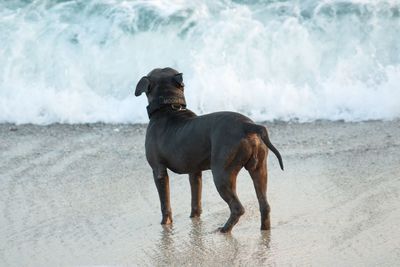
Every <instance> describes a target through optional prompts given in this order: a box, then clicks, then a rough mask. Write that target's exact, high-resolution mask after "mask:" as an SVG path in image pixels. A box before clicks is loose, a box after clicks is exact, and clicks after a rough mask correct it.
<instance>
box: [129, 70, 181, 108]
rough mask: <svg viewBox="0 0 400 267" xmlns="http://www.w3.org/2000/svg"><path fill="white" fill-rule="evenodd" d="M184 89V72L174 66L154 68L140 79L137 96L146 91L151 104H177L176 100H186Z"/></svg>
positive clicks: (136, 91)
mask: <svg viewBox="0 0 400 267" xmlns="http://www.w3.org/2000/svg"><path fill="white" fill-rule="evenodd" d="M183 89H184V84H183V79H182V73H179V72H178V71H176V70H174V69H172V68H164V69H154V70H152V71H151V72H150V73H149V74H148V75H147V76H144V77H142V78H141V79H140V81H139V82H138V84H137V85H136V90H135V96H140V95H141V94H142V93H146V96H147V100H148V101H149V104H151V103H154V102H156V103H159V104H176V103H175V102H176V101H175V100H178V99H183V100H184V95H183Z"/></svg>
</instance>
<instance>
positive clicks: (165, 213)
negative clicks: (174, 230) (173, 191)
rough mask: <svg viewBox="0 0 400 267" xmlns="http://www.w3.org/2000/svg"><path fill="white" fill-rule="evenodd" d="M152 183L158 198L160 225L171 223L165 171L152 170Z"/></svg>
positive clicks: (167, 180) (167, 178)
mask: <svg viewBox="0 0 400 267" xmlns="http://www.w3.org/2000/svg"><path fill="white" fill-rule="evenodd" d="M153 176H154V182H155V184H156V186H157V191H158V196H159V197H160V204H161V214H162V221H161V224H171V223H172V211H171V202H170V198H169V177H168V173H167V170H166V169H162V170H158V171H155V170H153Z"/></svg>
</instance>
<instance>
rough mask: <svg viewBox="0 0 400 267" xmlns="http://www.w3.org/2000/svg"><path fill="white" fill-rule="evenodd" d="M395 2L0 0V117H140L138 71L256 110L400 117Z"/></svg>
mask: <svg viewBox="0 0 400 267" xmlns="http://www.w3.org/2000/svg"><path fill="white" fill-rule="evenodd" d="M399 32H400V3H399V2H398V1H389V0H386V1H385V0H383V1H372V0H370V1H368V0H351V1H298V2H297V3H294V2H292V1H261V0H258V1H257V0H253V1H250V0H247V1H245V0H242V1H228V0H217V1H211V0H209V1H173V0H157V1H122V0H87V1H83V0H75V1H74V0H70V1H51V0H37V1H34V0H31V1H26V0H25V1H22V0H19V1H0V62H1V64H0V122H12V123H35V124H49V123H55V122H60V123H86V122H106V123H135V122H145V121H147V115H146V109H145V106H146V105H147V102H146V99H145V97H144V96H142V97H140V98H135V97H134V96H133V92H134V89H135V86H136V83H137V81H138V80H139V79H140V78H141V77H142V76H143V75H146V74H147V73H148V72H149V71H150V70H152V69H153V68H156V67H167V66H170V67H173V68H176V69H178V70H179V71H181V72H183V73H184V80H185V84H186V90H185V92H186V98H187V102H188V107H189V108H190V109H192V110H194V111H195V112H197V113H199V114H203V113H208V112H213V111H219V110H233V111H239V112H242V113H244V114H247V115H249V116H251V117H252V118H254V119H255V120H258V121H261V120H274V119H278V120H293V119H296V120H300V121H311V120H316V119H328V120H347V121H357V120H368V119H393V118H398V117H400V100H399V99H400V90H399V84H400V35H399V34H398V33H399Z"/></svg>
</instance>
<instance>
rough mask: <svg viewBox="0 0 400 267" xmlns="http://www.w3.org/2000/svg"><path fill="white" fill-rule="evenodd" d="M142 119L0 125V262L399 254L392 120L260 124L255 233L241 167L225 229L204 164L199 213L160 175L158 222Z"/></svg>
mask: <svg viewBox="0 0 400 267" xmlns="http://www.w3.org/2000/svg"><path fill="white" fill-rule="evenodd" d="M144 131H145V127H144V126H132V125H102V124H96V125H73V126H68V125H52V126H48V127H39V126H32V125H25V126H13V125H7V124H3V125H0V157H1V159H2V160H1V161H0V210H1V213H2V216H1V217H0V226H1V227H0V240H1V243H0V265H2V266H71V265H99V264H100V265H118V266H127V265H129V266H131V265H139V266H143V265H145V266H146V265H147V266H160V265H172V266H179V265H202V266H216V265H219V266H226V265H252V266H254V265H265V266H269V265H300V266H302V265H317V266H320V265H323V266H333V265H334V266H337V265H339V266H340V265H342V266H343V265H347V266H348V265H351V266H395V265H397V263H398V260H399V259H400V241H399V240H400V231H399V229H398V222H399V221H400V208H399V205H398V203H399V200H400V176H399V173H400V164H399V163H400V161H399V159H400V150H399V147H400V143H399V140H400V123H399V121H393V122H366V123H340V122H337V123H331V122H316V123H310V124H287V123H284V124H271V125H270V132H271V140H272V141H273V143H274V144H275V145H276V147H278V148H279V149H280V151H281V153H282V155H283V158H284V163H285V171H284V172H282V171H280V170H279V167H278V164H277V160H276V158H275V157H274V156H273V155H271V156H270V157H269V164H270V166H269V175H270V176H269V184H268V186H269V189H268V198H269V202H270V204H271V207H272V213H271V218H272V229H271V231H267V232H261V231H260V230H259V227H260V222H259V220H260V218H259V212H258V204H257V200H256V196H255V192H254V188H253V187H252V182H251V179H250V177H249V175H248V174H247V173H246V172H245V171H242V172H241V173H240V175H239V178H238V186H237V189H238V195H239V198H240V200H241V201H242V203H243V205H244V207H245V209H246V213H245V214H244V215H243V216H242V218H241V219H240V221H239V223H238V224H237V225H236V227H235V228H234V229H233V231H232V233H231V234H226V235H224V234H220V233H218V232H217V231H216V230H217V228H218V227H219V226H221V225H222V224H223V223H224V222H225V220H226V219H227V218H228V214H229V213H228V207H227V205H226V204H225V203H224V202H223V200H222V199H221V198H220V197H219V195H218V193H217V191H216V189H215V187H214V185H213V182H212V178H211V174H210V173H209V172H205V173H204V176H203V215H202V217H201V218H200V219H193V220H192V219H190V218H189V213H190V187H189V181H188V179H187V177H186V176H184V175H175V174H172V173H170V176H171V179H170V181H171V201H172V209H173V219H174V223H173V225H172V226H164V227H163V226H161V225H160V224H159V222H160V220H161V215H160V211H159V202H158V196H157V193H156V189H155V186H154V184H153V180H152V177H151V171H150V168H149V167H148V165H147V163H146V161H145V157H144V152H143V151H144V148H143V143H144Z"/></svg>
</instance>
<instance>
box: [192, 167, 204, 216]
mask: <svg viewBox="0 0 400 267" xmlns="http://www.w3.org/2000/svg"><path fill="white" fill-rule="evenodd" d="M189 181H190V189H191V191H192V212H191V213H190V218H193V217H200V214H201V184H202V179H201V171H200V172H196V173H191V174H189Z"/></svg>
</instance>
